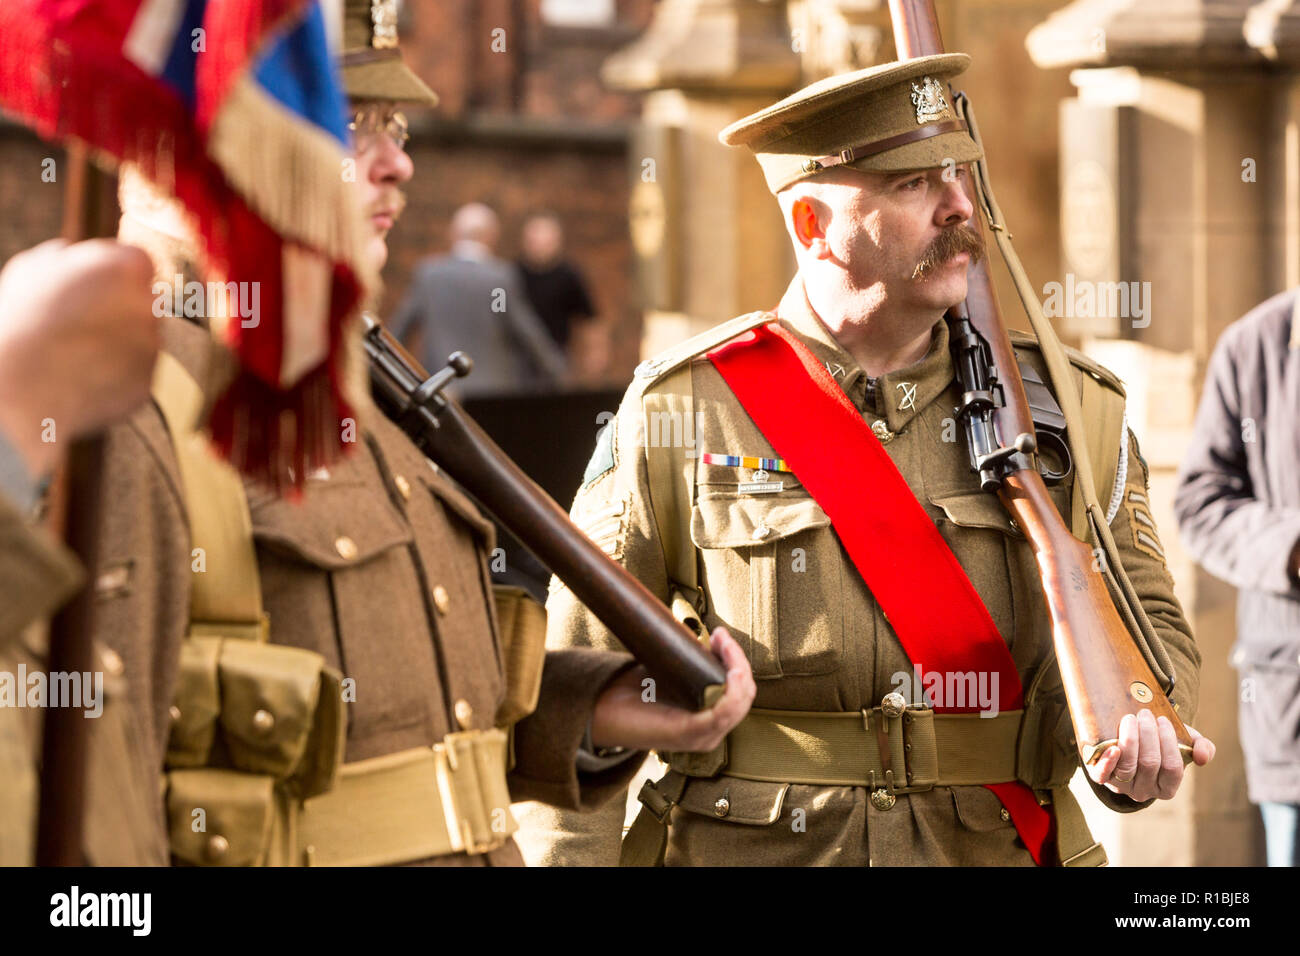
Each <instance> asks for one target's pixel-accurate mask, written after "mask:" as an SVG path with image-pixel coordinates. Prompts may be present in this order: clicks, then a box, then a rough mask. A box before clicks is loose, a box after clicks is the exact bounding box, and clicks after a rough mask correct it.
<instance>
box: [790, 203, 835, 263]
mask: <svg viewBox="0 0 1300 956" xmlns="http://www.w3.org/2000/svg"><path fill="white" fill-rule="evenodd" d="M819 209H820V210H822V211H823V214H824V212H825V210H826V207H825V206H824V205H822V204H821V203H818V202H816V201H815V200H810V199H796V200H795V201H794V204H793V205H792V206H791V207H790V222H791V224H792V225H793V227H794V237H795V239H796V240H798V242H799V244H800V245H802V246H803V247H804V248H805V249H807V250H808V251H809V252H811V253H812V254H813V255H814V256H816V257H817V258H818V259H824V258H826V256H827V255H829V254H830V247H829V246H828V245H827V244H826V230H825V228H824V226H825V224H824V223H823V222H822V221H821V219H820V218H818V210H819Z"/></svg>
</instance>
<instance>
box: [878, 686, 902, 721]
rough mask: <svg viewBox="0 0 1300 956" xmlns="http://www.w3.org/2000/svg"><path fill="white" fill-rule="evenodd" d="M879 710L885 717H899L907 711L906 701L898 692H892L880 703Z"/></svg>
mask: <svg viewBox="0 0 1300 956" xmlns="http://www.w3.org/2000/svg"><path fill="white" fill-rule="evenodd" d="M880 709H881V710H882V711H884V714H885V716H886V717H901V716H903V711H905V710H907V700H906V699H905V698H904V697H903V695H902V694H900V693H899V692H898V691H892V692H890V693H888V694H886V695H885V698H884V700H882V701H881V702H880Z"/></svg>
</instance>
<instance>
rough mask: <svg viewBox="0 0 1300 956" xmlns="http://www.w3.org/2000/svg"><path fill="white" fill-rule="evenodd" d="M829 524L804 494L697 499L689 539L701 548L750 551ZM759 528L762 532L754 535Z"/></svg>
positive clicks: (815, 503)
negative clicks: (776, 496) (745, 549)
mask: <svg viewBox="0 0 1300 956" xmlns="http://www.w3.org/2000/svg"><path fill="white" fill-rule="evenodd" d="M830 523H831V519H830V518H828V517H827V516H826V512H825V511H823V510H822V507H821V505H819V504H818V503H817V502H816V501H814V500H813V499H812V498H811V497H809V496H807V495H801V496H799V497H795V498H760V497H740V498H732V497H709V498H701V499H699V500H698V501H697V502H696V503H695V507H694V508H693V509H692V511H691V540H692V541H694V542H695V544H696V545H697V546H699V547H701V548H752V547H754V546H755V545H760V544H767V543H768V542H771V541H779V540H780V539H782V538H788V537H789V536H790V535H792V534H796V533H797V532H800V531H806V530H808V529H809V528H825V527H828V526H829V525H830ZM760 528H766V529H767V530H766V531H763V532H759V533H758V534H757V536H756V535H755V532H756V531H758V529H760Z"/></svg>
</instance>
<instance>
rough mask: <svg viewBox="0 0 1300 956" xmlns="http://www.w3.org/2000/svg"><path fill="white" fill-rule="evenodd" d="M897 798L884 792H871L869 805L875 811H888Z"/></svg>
mask: <svg viewBox="0 0 1300 956" xmlns="http://www.w3.org/2000/svg"><path fill="white" fill-rule="evenodd" d="M897 799H898V798H897V797H895V796H894V795H893V794H892V793H887V792H886V791H884V790H872V791H871V805H872V806H873V807H875V808H876V809H877V810H888V809H889V808H890V807H892V806H893V805H894V801H896V800H897Z"/></svg>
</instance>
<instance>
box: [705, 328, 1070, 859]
mask: <svg viewBox="0 0 1300 956" xmlns="http://www.w3.org/2000/svg"><path fill="white" fill-rule="evenodd" d="M708 357H709V360H710V361H711V362H712V363H713V365H714V367H715V368H716V369H717V370H718V372H719V374H721V375H722V378H723V380H724V381H726V383H727V385H728V386H729V387H730V388H731V390H732V392H733V393H734V394H735V396H736V398H737V399H739V401H740V404H741V405H742V406H743V407H744V409H745V411H746V412H748V413H749V417H750V418H751V419H753V421H754V424H755V425H757V426H758V430H759V431H761V432H762V433H763V435H764V437H766V438H767V440H768V441H770V442H771V443H772V447H773V448H774V449H775V450H776V454H777V455H778V456H779V457H781V458H784V459H785V460H786V462H787V463H788V466H789V468H790V469H791V471H793V472H794V473H795V475H797V476H798V478H799V480H800V481H801V482H802V483H803V485H804V487H805V488H807V489H808V491H809V493H810V494H811V495H812V496H813V498H814V499H816V501H817V503H818V504H819V505H821V507H822V509H823V510H824V511H825V512H826V514H827V516H828V517H829V518H830V520H831V526H832V527H833V528H834V529H835V532H836V533H837V534H838V535H839V538H840V541H841V543H842V544H843V545H844V549H845V550H846V551H847V552H848V554H849V557H850V558H851V559H852V561H853V564H854V566H855V567H856V568H857V569H858V573H859V574H861V575H862V579H863V581H865V582H866V584H867V587H868V588H870V590H871V594H872V596H873V597H874V598H875V599H876V601H877V603H879V605H880V607H881V610H883V611H884V613H885V616H886V617H887V618H888V620H889V623H890V625H891V626H892V627H893V629H894V633H895V634H896V635H898V640H899V642H900V643H901V644H902V645H903V650H904V651H905V652H906V653H907V655H908V657H909V658H910V659H911V660H912V661H913V662H916V661H923V662H924V664H925V666H926V669H927V670H928V671H945V672H958V671H975V672H977V673H979V672H986V673H993V672H995V671H996V672H997V674H998V675H999V676H998V688H999V698H1000V699H999V701H998V707H999V709H1000V710H1003V711H1006V710H1016V709H1018V708H1020V707H1022V706H1023V704H1024V691H1023V688H1022V687H1021V686H1020V676H1019V675H1018V674H1017V673H1016V667H1015V663H1014V662H1013V661H1012V659H1011V652H1010V651H1008V650H1007V645H1006V642H1005V641H1003V640H1002V636H1001V635H1000V634H999V633H998V629H997V627H996V626H995V625H994V623H993V618H992V617H990V616H989V612H988V608H986V607H985V606H984V602H983V601H981V600H980V596H979V594H978V593H976V591H975V587H974V585H972V584H971V583H970V578H968V577H967V576H966V572H965V571H964V570H963V569H962V566H961V564H960V563H958V561H957V557H956V556H955V555H954V554H953V553H952V550H951V549H950V548H949V547H948V543H947V542H946V541H944V539H943V536H942V535H940V534H939V529H938V528H936V527H935V524H934V522H933V521H932V520H931V519H930V517H929V515H927V514H926V512H925V510H924V509H923V508H922V507H921V505H920V503H919V502H918V501H917V500H916V496H915V495H913V494H912V490H911V489H910V488H909V487H908V486H907V482H906V481H905V480H904V479H903V476H902V475H901V474H899V472H898V469H897V468H895V467H894V463H893V462H892V461H891V460H890V458H889V455H888V454H887V453H886V452H885V449H884V448H883V447H882V446H881V444H880V441H879V439H877V438H876V436H875V435H874V434H872V431H871V429H870V428H869V427H868V426H867V423H866V422H865V421H863V419H862V415H861V414H860V413H859V412H858V410H857V409H856V408H854V407H853V405H852V403H851V402H850V401H849V400H848V398H847V397H846V396H845V394H844V392H843V390H842V389H841V388H840V387H839V385H837V384H836V383H835V379H833V378H832V377H831V375H830V373H829V372H828V371H826V368H825V366H823V365H822V364H821V362H819V361H818V360H817V358H816V356H814V355H813V354H812V352H810V351H809V350H808V348H807V347H806V346H805V345H804V344H803V343H802V342H800V341H799V340H798V339H797V338H795V337H794V336H793V335H791V334H790V333H789V332H787V331H786V330H785V329H783V328H782V327H781V326H780V325H778V324H777V323H776V322H772V323H769V324H768V325H764V326H760V327H759V328H756V329H751V330H750V331H748V332H746V333H744V334H743V335H740V336H738V337H737V338H734V339H732V340H731V341H729V342H727V343H725V344H723V345H720V346H718V347H717V348H715V349H713V350H712V351H711V352H709V353H708ZM813 422H815V423H816V424H815V426H811V427H810V423H813ZM849 475H852V476H853V478H854V480H853V481H847V480H846V477H847V476H849ZM866 489H869V493H870V496H871V499H870V506H867V502H866V501H865V500H864V499H865V494H866V493H867V492H866ZM918 567H920V568H925V569H926V573H925V574H924V575H923V576H922V575H918V574H917V573H916V569H917V568H918ZM935 595H942V599H941V600H936V598H935ZM958 638H959V639H958ZM935 709H936V711H949V712H959V711H961V710H964V711H967V712H969V711H972V710H975V709H976V708H974V707H967V708H952V707H947V708H945V707H936V708H935ZM986 786H987V787H988V788H989V789H990V790H992V791H993V792H994V793H995V794H997V797H998V799H999V800H1001V801H1002V805H1003V806H1004V807H1006V809H1007V812H1008V813H1009V814H1010V815H1011V821H1012V823H1014V824H1015V827H1016V831H1017V832H1018V833H1019V834H1020V838H1021V839H1022V840H1023V841H1024V843H1025V846H1026V847H1028V848H1029V852H1030V853H1031V854H1032V855H1033V857H1034V862H1036V863H1037V864H1039V865H1040V866H1042V865H1043V863H1044V855H1045V853H1046V852H1047V851H1048V850H1049V849H1050V848H1051V845H1052V842H1053V841H1052V839H1051V838H1052V829H1053V827H1052V815H1051V813H1050V812H1048V811H1047V810H1046V809H1044V808H1043V807H1041V806H1039V804H1038V800H1037V799H1036V798H1035V797H1034V794H1033V791H1032V790H1030V789H1029V787H1027V786H1025V785H1024V784H1023V783H1020V782H1019V781H1011V782H1009V783H994V784H986Z"/></svg>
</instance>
